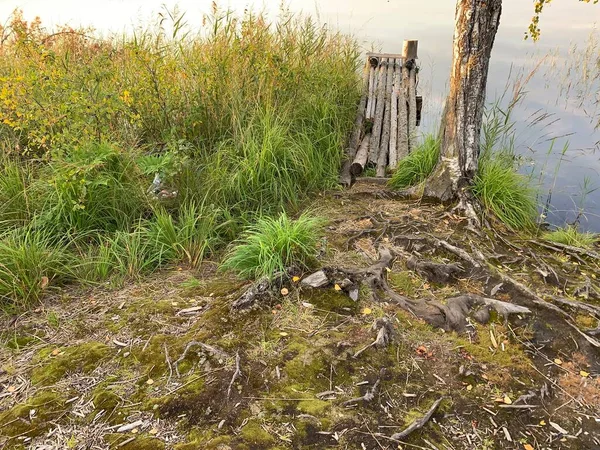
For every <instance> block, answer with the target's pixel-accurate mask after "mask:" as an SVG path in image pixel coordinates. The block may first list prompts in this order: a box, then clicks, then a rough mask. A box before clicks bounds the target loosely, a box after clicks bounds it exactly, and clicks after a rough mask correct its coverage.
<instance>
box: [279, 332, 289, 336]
mask: <svg viewBox="0 0 600 450" xmlns="http://www.w3.org/2000/svg"><path fill="white" fill-rule="evenodd" d="M287 335H288V334H287V333H286V332H285V331H282V332H281V333H279V336H287Z"/></svg>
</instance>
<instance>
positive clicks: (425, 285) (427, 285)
mask: <svg viewBox="0 0 600 450" xmlns="http://www.w3.org/2000/svg"><path fill="white" fill-rule="evenodd" d="M430 287H431V286H430V285H429V284H428V283H425V284H424V285H423V289H429V288H430Z"/></svg>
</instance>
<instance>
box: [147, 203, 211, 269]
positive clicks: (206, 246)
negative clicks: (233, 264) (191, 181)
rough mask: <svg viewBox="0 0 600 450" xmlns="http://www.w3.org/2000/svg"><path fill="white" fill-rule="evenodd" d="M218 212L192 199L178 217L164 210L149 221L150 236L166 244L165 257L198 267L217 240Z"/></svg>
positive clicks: (161, 243) (163, 244) (181, 209)
mask: <svg viewBox="0 0 600 450" xmlns="http://www.w3.org/2000/svg"><path fill="white" fill-rule="evenodd" d="M216 220H217V215H216V213H215V211H213V210H211V209H210V207H207V206H205V205H204V204H201V205H197V204H196V203H194V202H193V201H192V202H189V203H187V204H185V205H183V206H182V207H181V208H180V209H179V216H178V218H177V219H176V220H175V219H173V216H172V215H171V214H169V213H168V212H166V211H165V210H159V211H157V212H156V214H155V218H154V221H153V222H151V223H150V225H149V236H150V239H151V240H153V241H156V242H157V243H159V244H160V245H162V246H163V248H164V257H165V258H167V259H170V260H173V261H182V262H184V263H185V264H187V265H188V266H190V267H191V268H198V266H199V265H200V263H201V262H202V258H203V257H204V255H205V254H206V253H207V252H209V251H210V250H211V249H212V248H213V247H214V245H215V244H216V242H217V240H216V233H215V231H217V229H218V227H217V224H216Z"/></svg>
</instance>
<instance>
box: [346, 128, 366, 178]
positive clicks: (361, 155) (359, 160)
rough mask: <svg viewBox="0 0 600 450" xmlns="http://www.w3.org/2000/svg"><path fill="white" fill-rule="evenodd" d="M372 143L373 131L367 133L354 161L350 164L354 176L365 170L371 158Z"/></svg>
mask: <svg viewBox="0 0 600 450" xmlns="http://www.w3.org/2000/svg"><path fill="white" fill-rule="evenodd" d="M370 145H371V133H369V134H366V135H365V137H364V138H363V140H362V141H361V143H360V146H359V147H358V151H357V152H356V156H355V157H354V161H353V162H352V165H351V166H350V173H351V174H352V175H354V176H356V175H360V174H361V173H363V171H364V170H365V166H366V165H367V160H368V159H369V146H370Z"/></svg>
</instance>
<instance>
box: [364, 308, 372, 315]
mask: <svg viewBox="0 0 600 450" xmlns="http://www.w3.org/2000/svg"><path fill="white" fill-rule="evenodd" d="M371 312H372V311H371V308H364V309H363V310H362V313H363V314H364V315H367V314H371Z"/></svg>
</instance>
